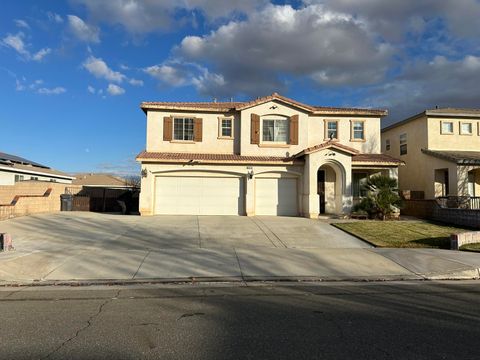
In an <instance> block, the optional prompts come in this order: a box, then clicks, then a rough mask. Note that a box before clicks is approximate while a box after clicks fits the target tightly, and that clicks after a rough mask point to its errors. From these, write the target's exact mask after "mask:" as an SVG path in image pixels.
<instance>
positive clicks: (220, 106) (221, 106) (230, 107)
mask: <svg viewBox="0 0 480 360" xmlns="http://www.w3.org/2000/svg"><path fill="white" fill-rule="evenodd" d="M272 100H277V101H280V102H283V103H287V104H290V105H292V106H294V107H298V108H301V109H303V110H305V111H306V112H308V113H310V114H313V115H317V114H335V115H366V116H368V115H375V116H386V115H387V114H388V112H387V110H379V109H360V108H341V107H328V106H312V105H307V104H303V103H301V102H299V101H296V100H293V99H290V98H287V97H285V96H282V95H279V94H277V93H273V94H272V95H268V96H264V97H260V98H257V99H255V100H252V101H244V102H213V101H212V102H159V101H153V102H142V103H141V105H140V108H141V109H142V110H143V111H146V110H150V109H169V110H190V111H199V110H203V111H213V112H229V111H241V110H244V109H248V108H250V107H252V106H256V105H259V104H263V103H266V102H268V101H272Z"/></svg>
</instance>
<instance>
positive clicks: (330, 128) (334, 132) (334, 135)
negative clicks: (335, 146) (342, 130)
mask: <svg viewBox="0 0 480 360" xmlns="http://www.w3.org/2000/svg"><path fill="white" fill-rule="evenodd" d="M325 135H326V138H327V139H338V121H327V132H326V134H325Z"/></svg>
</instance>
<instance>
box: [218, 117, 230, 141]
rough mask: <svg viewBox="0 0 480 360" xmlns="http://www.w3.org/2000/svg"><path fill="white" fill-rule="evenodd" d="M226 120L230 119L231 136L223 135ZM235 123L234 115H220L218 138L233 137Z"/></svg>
mask: <svg viewBox="0 0 480 360" xmlns="http://www.w3.org/2000/svg"><path fill="white" fill-rule="evenodd" d="M224 120H228V121H230V136H225V135H223V129H224V127H223V121H224ZM233 124H234V119H233V118H232V117H225V116H222V117H219V118H218V138H219V139H233V132H234V130H233V129H234V127H233Z"/></svg>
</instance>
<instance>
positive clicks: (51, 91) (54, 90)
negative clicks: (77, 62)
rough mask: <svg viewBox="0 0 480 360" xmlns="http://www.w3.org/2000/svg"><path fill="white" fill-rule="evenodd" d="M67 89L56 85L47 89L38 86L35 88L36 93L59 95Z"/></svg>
mask: <svg viewBox="0 0 480 360" xmlns="http://www.w3.org/2000/svg"><path fill="white" fill-rule="evenodd" d="M66 91H67V89H65V88H63V87H61V86H57V87H55V88H51V89H48V88H40V89H38V90H37V93H39V94H42V95H59V94H63V93H65V92H66Z"/></svg>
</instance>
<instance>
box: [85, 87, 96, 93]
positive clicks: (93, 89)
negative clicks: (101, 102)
mask: <svg viewBox="0 0 480 360" xmlns="http://www.w3.org/2000/svg"><path fill="white" fill-rule="evenodd" d="M87 91H88V92H89V93H90V94H95V92H96V91H95V88H94V87H93V86H91V85H88V86H87Z"/></svg>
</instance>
